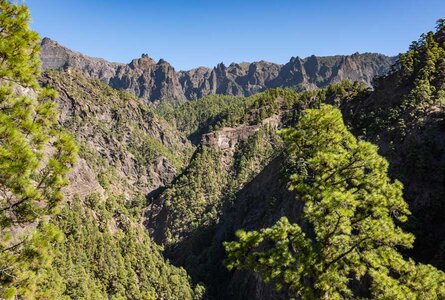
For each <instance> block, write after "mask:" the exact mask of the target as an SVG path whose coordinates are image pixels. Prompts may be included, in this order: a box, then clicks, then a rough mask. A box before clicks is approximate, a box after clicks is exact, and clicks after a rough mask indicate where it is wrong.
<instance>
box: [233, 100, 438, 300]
mask: <svg viewBox="0 0 445 300" xmlns="http://www.w3.org/2000/svg"><path fill="white" fill-rule="evenodd" d="M283 136H284V139H285V141H286V145H287V147H286V148H287V153H288V161H289V165H290V167H289V173H290V176H289V188H290V189H291V190H295V191H296V192H297V195H298V200H297V201H304V211H303V216H302V218H303V221H302V224H301V226H300V225H298V224H291V223H289V221H288V220H287V219H286V218H282V219H281V220H280V221H278V222H277V223H276V224H275V225H274V226H272V227H271V228H266V229H263V230H260V231H253V232H247V233H246V232H244V231H239V232H238V233H237V236H238V241H234V242H228V243H225V247H226V251H227V255H228V259H227V266H228V267H229V269H233V268H245V269H249V270H252V271H254V272H258V273H259V274H260V275H261V276H262V277H263V279H264V280H265V281H271V282H274V283H275V285H276V287H277V288H278V289H280V288H282V287H285V288H286V291H288V293H289V294H290V295H293V296H299V297H303V298H305V299H312V298H324V299H343V298H351V297H363V296H364V295H363V291H361V290H360V289H356V288H355V289H354V281H355V282H356V284H355V286H357V284H360V283H361V284H362V285H363V284H364V282H365V281H367V280H370V281H371V286H370V287H369V290H368V291H367V292H366V293H365V295H367V294H370V295H372V297H375V298H383V299H388V298H390V299H417V298H419V297H421V298H422V299H435V297H445V289H444V285H443V283H444V282H445V274H444V273H442V272H440V271H438V270H436V269H434V268H433V267H431V266H424V265H416V264H415V263H414V262H412V261H411V260H408V261H406V260H405V259H403V257H402V256H401V255H400V254H399V253H398V252H397V248H399V247H411V246H412V243H413V240H414V237H413V236H412V235H411V234H408V233H405V232H403V230H402V229H401V228H400V227H399V226H398V225H397V224H398V223H400V222H405V221H406V220H407V215H409V211H408V207H407V204H406V203H405V202H404V200H403V198H402V185H401V183H400V182H398V181H396V182H391V181H390V179H389V178H388V176H387V169H388V163H387V162H386V160H385V159H383V158H382V157H380V156H379V155H378V154H377V147H376V146H374V145H372V144H370V143H368V142H364V141H358V140H357V139H356V138H355V137H354V136H353V135H352V134H351V133H349V131H348V130H347V129H346V127H345V125H344V123H343V120H342V116H341V113H340V111H338V110H336V109H334V108H332V107H331V106H328V105H323V106H321V108H320V109H308V110H306V111H305V112H304V113H303V116H302V117H301V119H300V121H299V122H298V124H297V126H296V127H295V128H290V129H286V130H283ZM426 270H428V271H426ZM420 274H422V275H420ZM364 288H365V290H366V288H367V287H366V285H365V287H364Z"/></svg>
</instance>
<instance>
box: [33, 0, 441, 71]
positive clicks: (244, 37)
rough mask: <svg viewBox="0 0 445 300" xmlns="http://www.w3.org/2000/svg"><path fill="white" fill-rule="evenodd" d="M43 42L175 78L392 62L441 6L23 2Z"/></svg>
mask: <svg viewBox="0 0 445 300" xmlns="http://www.w3.org/2000/svg"><path fill="white" fill-rule="evenodd" d="M25 4H27V5H28V6H29V7H30V9H31V14H32V19H33V21H32V27H33V28H34V29H35V30H36V31H37V32H39V33H40V35H41V36H42V37H44V36H48V37H50V38H52V39H54V40H57V41H58V42H60V43H61V44H63V45H65V46H67V47H69V48H71V49H73V50H77V51H80V52H82V53H85V54H88V55H90V56H95V57H102V58H105V59H107V60H110V61H116V62H129V61H130V60H131V59H132V58H136V57H139V56H140V55H141V53H148V55H149V56H151V57H153V58H154V59H156V60H157V59H160V58H164V59H165V60H167V61H169V62H170V63H172V65H173V66H174V67H175V68H176V69H177V70H185V69H190V68H193V67H197V66H209V67H211V66H214V65H216V64H217V63H219V62H224V63H226V64H229V63H230V62H242V61H255V60H261V59H264V60H268V61H272V62H277V63H285V62H287V61H288V60H289V58H290V57H291V56H300V57H306V56H309V55H311V54H315V55H334V54H351V53H354V52H357V51H358V52H380V53H384V54H388V55H396V54H398V53H399V52H403V51H405V50H406V49H407V47H408V45H409V44H410V43H411V41H413V40H416V39H417V38H418V37H419V35H420V34H421V33H423V32H426V31H428V30H431V29H433V28H434V25H435V21H436V20H437V19H438V18H441V17H442V18H444V17H445V0H417V1H413V0H373V1H370V0H368V1H365V0H311V1H309V0H306V1H298V0H243V1H242V0H158V1H150V0H146V1H144V0H27V1H25Z"/></svg>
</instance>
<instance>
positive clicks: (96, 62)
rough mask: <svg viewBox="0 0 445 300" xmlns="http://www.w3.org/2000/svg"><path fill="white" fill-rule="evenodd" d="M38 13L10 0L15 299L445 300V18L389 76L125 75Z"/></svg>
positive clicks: (1, 4)
mask: <svg viewBox="0 0 445 300" xmlns="http://www.w3.org/2000/svg"><path fill="white" fill-rule="evenodd" d="M29 18H30V16H29V12H28V10H27V8H26V7H25V6H23V5H18V4H15V3H12V2H10V1H6V0H0V35H1V36H2V39H1V41H0V58H1V63H0V299H257V300H260V299H445V273H444V272H443V271H444V270H445V255H444V253H445V221H444V217H443V216H444V214H445V200H444V199H445V178H444V176H445V164H444V162H445V22H444V21H443V20H439V21H438V23H437V28H436V30H435V31H434V32H429V33H427V34H424V35H422V36H421V38H420V39H419V41H417V42H414V43H413V44H412V45H411V46H410V47H409V49H408V51H407V52H406V53H403V54H401V55H400V56H399V57H398V60H397V62H396V63H395V64H394V65H393V66H392V67H391V69H390V71H389V72H388V73H387V74H386V75H382V74H384V73H385V72H384V69H385V71H386V70H387V69H388V66H389V63H390V61H391V62H392V60H391V59H388V58H387V57H381V56H376V55H373V54H366V55H353V56H351V57H340V56H339V57H337V56H335V57H331V58H329V57H321V58H317V57H309V58H307V59H303V60H302V59H299V58H292V59H291V62H289V63H288V64H286V65H284V66H279V67H278V66H275V65H273V64H271V63H266V62H258V63H252V64H250V65H245V64H240V65H235V64H234V65H233V66H232V65H231V66H229V67H228V68H226V67H225V66H223V65H219V66H218V67H216V68H215V69H214V70H206V69H197V70H192V71H188V72H181V73H179V74H178V73H176V72H175V71H174V69H173V68H172V67H171V66H170V65H169V64H168V63H167V62H165V61H160V62H158V63H156V62H154V61H152V60H151V59H150V58H149V57H148V56H146V55H144V57H142V58H141V59H138V60H134V61H133V62H132V63H131V64H129V65H123V64H114V63H108V62H106V61H104V60H101V59H92V58H89V57H86V56H84V55H82V54H80V53H75V52H72V51H70V50H68V49H66V48H63V47H61V46H60V45H58V44H55V43H54V42H52V41H50V40H47V39H45V40H44V41H43V43H41V42H40V38H39V37H38V35H37V34H36V33H35V32H33V31H32V30H31V29H30V28H29V25H28V23H29ZM41 44H42V45H43V47H44V48H45V51H46V52H45V53H44V54H43V55H42V56H41V55H40V52H39V50H40V45H41ZM40 57H42V58H43V59H44V63H45V65H46V66H47V67H45V69H47V70H45V71H44V72H41V68H40V63H41V62H40ZM365 66H366V67H365ZM265 68H266V69H268V70H267V72H269V71H270V72H271V74H272V73H273V74H272V75H273V76H272V75H270V74H269V75H267V76H266V75H265V73H267V72H266V71H265ZM56 69H57V70H56ZM234 70H235V71H236V72H235V71H234ZM327 70H328V71H329V70H330V71H329V72H328V71H327ZM150 72H154V73H156V74H158V75H159V74H160V73H163V74H167V75H168V76H167V77H166V78H169V76H170V77H172V76H176V77H175V78H176V79H175V80H173V81H171V83H172V84H173V85H170V86H168V85H165V84H164V83H163V81H162V80H157V79H156V80H154V81H152V80H151V79H150V78H151V77H150V76H151V75H153V74H152V73H150ZM243 72H244V73H243ZM326 72H327V73H329V76H328V75H327V73H326ZM336 72H337V73H336ZM338 72H339V73H338ZM234 73H236V74H237V76H232V75H233V74H234ZM303 73H304V74H303ZM322 73H323V74H322ZM150 74H151V75H150ZM212 74H213V75H212ZM243 74H244V75H243ZM249 74H250V75H252V76H251V77H252V78H255V80H256V81H255V80H253V79H252V78H250V77H249V76H250V75H249ZM261 74H262V75H261ZM289 74H291V75H292V76H291V75H289ZM339 74H340V75H341V76H340V75H339ZM375 74H380V75H382V76H379V77H377V78H374V79H373V80H371V77H372V76H374V75H375ZM260 75H261V76H260ZM263 75H264V76H263ZM371 75H372V76H371ZM105 77H106V80H104V78H105ZM235 77H236V78H235ZM300 77H301V78H300ZM135 78H139V79H140V80H139V81H137V82H136V81H134V79H135ZM159 78H161V79H162V78H163V79H166V78H164V77H163V76H160V77H159ZM159 78H158V79H159ZM249 78H250V79H249ZM298 78H300V79H301V80H300V79H298ZM345 78H346V79H351V80H357V81H355V82H351V81H342V79H345ZM251 79H252V80H251ZM297 79H298V80H297ZM119 80H120V81H119ZM243 80H245V81H243ZM112 81H113V82H114V84H126V87H125V88H122V89H121V88H119V89H120V90H117V89H114V88H113V82H112ZM118 81H119V82H118ZM167 81H168V80H167ZM195 81H198V82H201V84H202V86H201V87H200V86H198V85H196V82H195ZM371 81H372V83H373V84H374V85H373V87H372V88H370V86H369V84H370V83H371ZM266 82H267V84H266ZM148 83H150V84H152V85H150V90H149V89H147V84H148ZM295 83H297V85H298V86H296V84H295ZM115 87H117V86H115ZM268 87H273V88H272V89H266V88H268ZM215 93H216V94H217V95H215ZM180 94H181V95H182V96H181V97H179V98H181V99H182V100H181V101H177V100H178V97H177V96H178V95H180ZM218 94H226V95H218ZM246 95H248V96H247V97H245V96H246ZM153 97H154V98H153ZM185 98H187V99H194V100H193V101H188V100H186V99H185ZM195 98H199V99H195ZM159 99H162V100H160V101H155V102H153V103H152V102H150V101H151V100H159ZM141 100H142V101H141ZM148 100H150V101H148Z"/></svg>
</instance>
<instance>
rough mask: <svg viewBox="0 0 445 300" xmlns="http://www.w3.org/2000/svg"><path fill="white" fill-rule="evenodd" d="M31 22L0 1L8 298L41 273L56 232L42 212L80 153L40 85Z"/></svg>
mask: <svg viewBox="0 0 445 300" xmlns="http://www.w3.org/2000/svg"><path fill="white" fill-rule="evenodd" d="M28 23H29V12H28V10H27V8H26V7H25V6H23V5H16V4H12V3H10V2H9V1H0V35H1V40H0V80H1V85H0V170H1V171H0V174H1V176H0V190H1V195H0V297H9V298H12V297H15V296H16V295H20V296H23V297H27V298H29V297H30V295H32V294H33V290H35V286H36V284H37V283H38V281H39V280H40V279H41V278H42V276H44V274H41V273H44V272H43V271H42V272H40V270H39V267H42V266H45V265H46V264H47V263H49V262H50V256H51V255H50V254H51V253H50V251H49V248H50V247H52V243H53V242H54V241H56V240H57V237H58V234H57V233H56V232H55V231H54V228H53V227H51V226H49V225H47V224H46V223H47V222H46V221H45V216H46V215H48V214H51V213H52V212H53V211H54V209H55V208H56V206H57V203H59V202H60V201H61V200H62V198H63V193H62V191H61V189H62V187H64V186H66V185H67V183H68V181H67V179H66V174H67V172H68V171H69V170H70V167H71V165H72V163H73V162H74V159H75V155H76V146H75V144H74V142H73V141H72V139H71V137H70V136H69V135H68V134H66V133H65V132H63V131H61V130H60V128H59V126H58V124H57V111H56V107H55V103H54V102H53V99H54V97H55V96H56V93H55V92H54V91H53V90H51V89H48V88H47V89H40V88H39V87H38V84H37V78H36V76H37V75H38V74H39V73H40V60H39V50H40V48H39V37H38V35H37V34H36V33H35V32H33V31H31V30H30V28H29V25H28ZM25 87H27V88H32V89H33V90H29V89H26V88H25ZM27 93H28V94H30V95H29V96H28V95H27ZM22 227H24V228H23V229H20V228H22ZM34 228H35V229H34Z"/></svg>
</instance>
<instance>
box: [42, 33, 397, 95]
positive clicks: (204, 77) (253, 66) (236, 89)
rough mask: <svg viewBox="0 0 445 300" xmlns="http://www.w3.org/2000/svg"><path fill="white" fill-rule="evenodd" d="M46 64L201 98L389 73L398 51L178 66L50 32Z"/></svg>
mask: <svg viewBox="0 0 445 300" xmlns="http://www.w3.org/2000/svg"><path fill="white" fill-rule="evenodd" d="M41 58H42V68H43V69H44V70H46V69H57V70H63V69H68V68H75V69H79V70H81V71H83V72H85V73H86V74H88V75H89V76H91V77H93V78H98V79H100V80H101V81H103V82H105V83H107V84H109V85H110V86H111V87H113V88H115V89H118V90H127V91H129V92H131V93H133V94H134V95H135V96H136V97H138V98H139V99H141V100H142V101H144V102H152V101H155V100H160V99H163V98H167V99H171V100H173V99H189V100H193V99H198V98H201V97H204V96H206V95H210V94H221V95H234V96H250V95H253V94H255V93H258V92H261V91H264V90H266V89H268V88H274V87H293V88H299V89H315V88H323V87H326V86H327V85H329V84H331V83H335V82H339V81H342V80H351V81H361V82H364V83H365V84H366V85H368V86H371V83H372V79H373V78H374V77H375V76H377V75H383V74H385V73H386V72H387V71H388V70H389V68H390V66H391V65H392V64H393V63H394V62H395V60H396V59H395V57H388V56H385V55H382V54H375V53H364V54H359V53H355V54H353V55H348V56H341V55H338V56H326V57H317V56H314V55H313V56H310V57H308V58H304V59H301V58H299V57H292V58H291V59H290V61H289V62H288V63H286V64H284V65H281V64H275V63H271V62H267V61H258V62H252V63H239V64H238V63H232V64H230V65H229V66H225V65H224V63H220V64H218V65H217V66H216V67H214V68H213V69H211V68H206V67H199V68H196V69H192V70H189V71H180V72H176V71H175V69H174V68H173V67H172V66H171V65H170V64H169V63H168V62H166V61H165V60H163V59H161V60H159V61H158V62H155V61H154V60H153V59H151V58H150V57H149V56H148V55H147V54H143V55H142V56H141V58H139V59H134V60H133V61H131V62H130V63H129V64H119V63H111V62H107V61H105V60H103V59H99V58H92V57H89V56H86V55H83V54H81V53H78V52H74V51H71V50H69V49H67V48H65V47H63V46H61V45H60V44H58V43H57V42H55V41H52V40H50V39H49V38H44V39H43V40H42V54H41Z"/></svg>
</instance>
